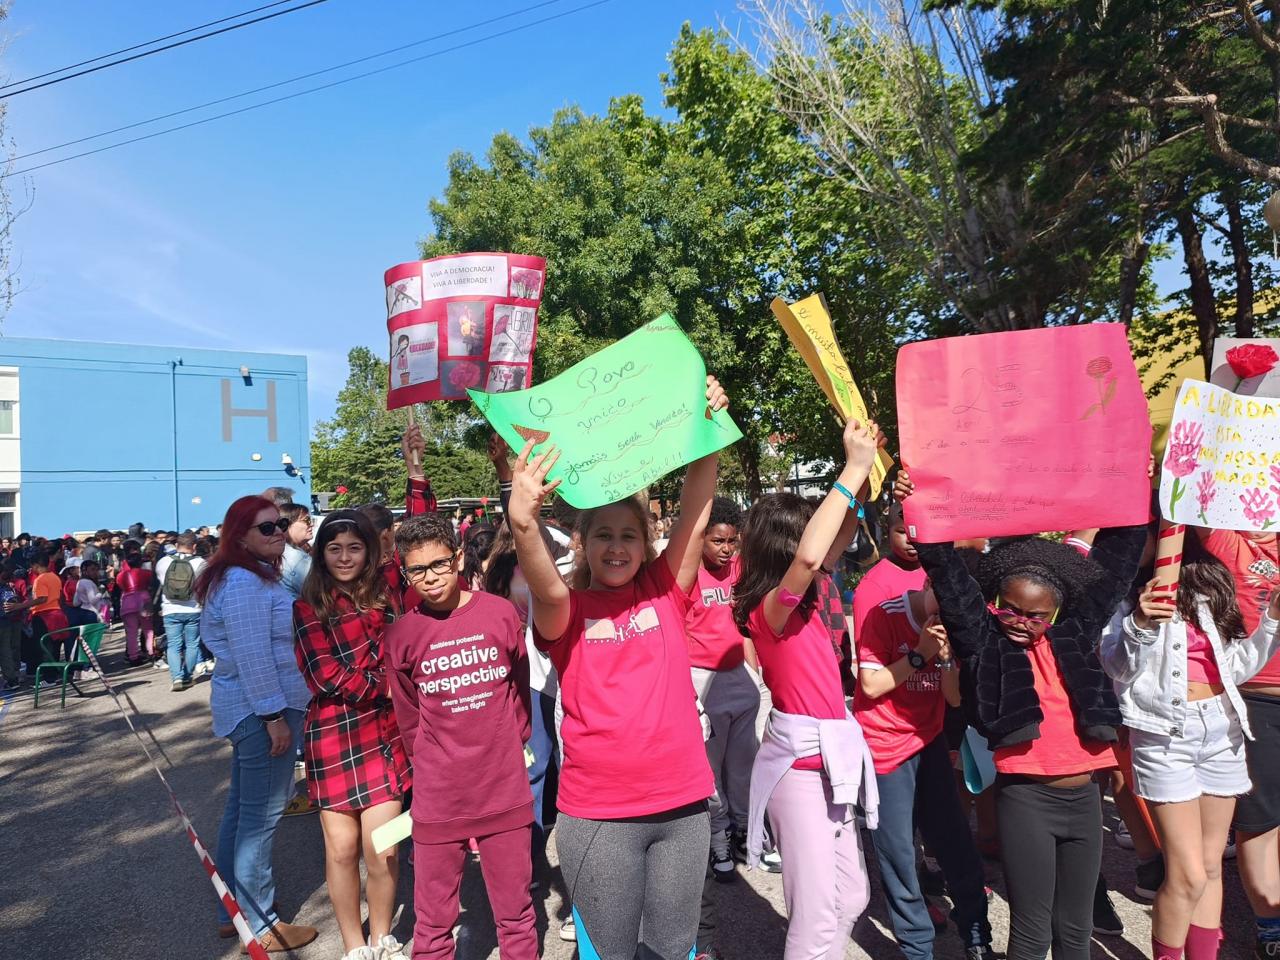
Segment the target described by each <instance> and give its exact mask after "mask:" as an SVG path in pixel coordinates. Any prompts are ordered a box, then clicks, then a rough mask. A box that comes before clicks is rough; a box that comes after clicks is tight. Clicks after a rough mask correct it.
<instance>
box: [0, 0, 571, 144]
mask: <svg viewBox="0 0 1280 960" xmlns="http://www.w3.org/2000/svg"><path fill="white" fill-rule="evenodd" d="M286 2H288V0H286ZM564 2H565V0H542V2H541V3H535V4H532V5H530V6H527V7H522V8H521V9H519V10H513V11H511V12H510V13H504V14H502V15H501V16H497V17H490V18H489V19H488V20H478V21H476V22H475V23H469V24H467V25H466V26H464V27H458V28H457V29H454V30H446V31H445V32H444V33H437V34H435V35H434V36H430V37H423V38H422V39H421V40H414V41H412V42H411V43H405V44H401V45H400V46H398V47H392V48H391V49H389V50H383V51H381V52H380V53H371V54H369V55H368V56H366V57H358V58H357V59H355V60H348V61H347V62H346V63H338V64H334V65H333V66H332V67H325V68H323V69H322V70H313V71H312V72H311V73H304V74H301V75H299V76H296V77H290V78H289V79H287V80H280V81H277V82H276V83H268V84H266V85H265V86H262V87H254V88H253V89H252V90H245V91H243V92H241V93H233V94H231V95H229V96H226V97H219V98H218V99H216V100H206V101H205V102H204V103H198V104H196V105H195V106H193V107H184V108H183V109H181V110H174V111H172V112H170V113H162V114H160V115H159V116H155V117H148V118H147V119H146V120H139V121H137V122H136V123H126V124H125V125H124V126H122V127H115V128H113V129H111V130H103V131H102V132H101V133H93V134H90V135H89V136H87V137H77V138H76V139H75V140H68V141H66V142H65V143H58V144H54V145H53V146H51V147H41V148H40V149H39V150H31V151H29V152H28V153H22V154H18V155H17V156H14V157H10V158H9V162H10V163H17V162H18V161H19V160H27V159H29V158H31V157H38V156H40V155H41V154H44V153H50V152H52V151H54V150H62V149H64V148H65V147H74V146H77V145H79V144H81V143H88V142H89V141H90V140H100V139H101V138H102V137H109V136H111V135H112V134H114V133H124V132H125V131H126V130H134V129H136V128H138V127H145V126H147V125H148V124H151V123H159V122H160V121H161V120H171V119H172V118H174V117H180V116H182V115H183V114H186V113H194V112H195V111H196V110H203V109H205V108H206V107H216V106H218V104H221V103H229V102H230V101H232V100H239V99H240V98H242V97H250V96H253V94H255V93H264V92H266V91H267V90H275V89H276V88H278V87H287V86H288V85H289V84H291V83H298V82H299V81H301V80H310V79H311V78H312V77H319V76H323V75H324V74H326V73H333V72H334V71H335V70H343V69H345V68H347V67H354V66H356V65H357V64H361V63H368V62H369V61H370V60H378V59H380V58H382V57H389V56H391V55H392V54H393V53H400V52H401V51H403V50H409V49H412V48H413V47H420V46H422V45H423V44H424V43H432V42H434V41H436V40H443V39H445V38H446V37H452V36H456V35H457V34H459V33H466V32H468V31H470V30H478V29H479V28H480V27H487V26H489V25H490V24H494V23H499V22H501V21H503V20H510V19H511V18H512V17H518V16H521V15H523V14H526V13H532V12H533V11H534V10H540V9H542V8H543V7H549V6H552V5H554V4H557V3H564Z"/></svg>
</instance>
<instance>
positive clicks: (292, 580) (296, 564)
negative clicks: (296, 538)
mask: <svg viewBox="0 0 1280 960" xmlns="http://www.w3.org/2000/svg"><path fill="white" fill-rule="evenodd" d="M310 572H311V554H309V553H307V552H306V551H305V550H299V549H298V548H297V547H295V546H293V544H286V545H285V548H284V559H283V562H282V563H281V565H280V582H281V583H282V584H284V588H285V589H286V590H288V591H289V593H290V594H292V596H293V599H295V600H297V599H298V598H299V597H300V596H302V581H304V580H306V579H307V574H308V573H310Z"/></svg>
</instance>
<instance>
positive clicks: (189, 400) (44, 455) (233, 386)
mask: <svg viewBox="0 0 1280 960" xmlns="http://www.w3.org/2000/svg"><path fill="white" fill-rule="evenodd" d="M309 438H310V430H309V424H308V421H307V361H306V358H305V357H300V356H289V355H285V354H271V353H251V352H249V351H238V350H195V349H190V348H187V347H153V346H137V345H133V344H119V343H87V342H83V341H78V340H28V339H17V338H10V337H0V536H13V535H14V534H16V533H18V532H20V531H29V532H30V533H32V534H36V535H40V536H46V537H53V536H60V535H62V534H64V533H68V532H73V531H86V530H96V529H98V528H99V527H108V528H111V529H115V530H123V529H125V528H126V527H128V526H129V524H131V523H135V522H139V521H140V522H141V523H142V524H144V525H145V526H146V527H147V528H148V529H150V530H156V529H161V530H175V529H176V530H184V529H187V528H195V527H198V526H202V525H205V524H208V525H210V526H213V525H215V524H217V523H220V522H221V520H222V517H223V515H224V514H225V512H226V508H227V505H228V504H230V503H231V501H232V500H234V499H236V498H237V497H240V496H243V495H244V494H247V493H260V492H262V491H263V490H265V489H266V488H267V487H271V486H281V487H289V488H291V489H293V490H294V491H295V493H296V496H295V499H296V500H298V501H299V502H301V503H310V496H311V483H310V480H311V444H310V441H309Z"/></svg>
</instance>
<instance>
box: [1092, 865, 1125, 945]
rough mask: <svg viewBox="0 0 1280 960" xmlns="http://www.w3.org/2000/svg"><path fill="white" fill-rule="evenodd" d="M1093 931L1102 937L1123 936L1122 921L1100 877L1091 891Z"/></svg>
mask: <svg viewBox="0 0 1280 960" xmlns="http://www.w3.org/2000/svg"><path fill="white" fill-rule="evenodd" d="M1093 932H1094V933H1097V934H1101V935H1102V936H1104V937H1123V936H1124V923H1123V921H1121V919H1120V917H1119V916H1117V914H1116V908H1115V907H1113V906H1112V905H1111V896H1110V895H1109V894H1108V893H1107V884H1106V882H1105V881H1104V880H1103V879H1102V878H1101V877H1099V878H1098V885H1097V887H1095V888H1094V891H1093Z"/></svg>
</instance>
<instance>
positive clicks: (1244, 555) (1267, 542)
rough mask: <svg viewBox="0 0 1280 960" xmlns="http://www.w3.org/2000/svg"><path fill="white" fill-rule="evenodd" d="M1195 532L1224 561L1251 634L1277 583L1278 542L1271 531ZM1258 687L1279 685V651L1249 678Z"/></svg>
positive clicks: (1279, 566)
mask: <svg viewBox="0 0 1280 960" xmlns="http://www.w3.org/2000/svg"><path fill="white" fill-rule="evenodd" d="M1196 533H1198V534H1199V535H1200V541H1201V543H1203V544H1204V546H1205V549H1206V550H1208V551H1209V552H1210V553H1211V554H1213V555H1214V556H1215V557H1217V558H1218V559H1219V560H1221V561H1222V562H1223V563H1224V564H1226V566H1227V569H1228V570H1230V571H1231V575H1232V576H1233V577H1235V581H1236V599H1237V600H1239V602H1240V613H1241V614H1242V615H1243V616H1244V629H1245V632H1246V633H1253V631H1255V630H1257V629H1258V624H1259V623H1260V622H1261V621H1262V611H1263V610H1266V609H1267V602H1268V601H1269V600H1270V599H1271V591H1272V590H1274V589H1275V588H1276V587H1277V586H1280V542H1277V539H1276V536H1275V534H1268V535H1266V536H1264V537H1263V538H1262V539H1255V538H1254V536H1250V535H1249V534H1247V533H1240V532H1239V531H1236V530H1206V529H1205V528H1203V527H1198V528H1197V529H1196ZM1249 683H1251V684H1258V685H1260V686H1273V687H1275V686H1280V654H1276V655H1275V656H1274V657H1272V658H1271V659H1270V660H1269V661H1268V662H1267V665H1266V666H1265V667H1263V668H1262V669H1261V670H1259V671H1258V672H1257V673H1256V674H1254V675H1253V677H1252V678H1251V679H1250V680H1249Z"/></svg>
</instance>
